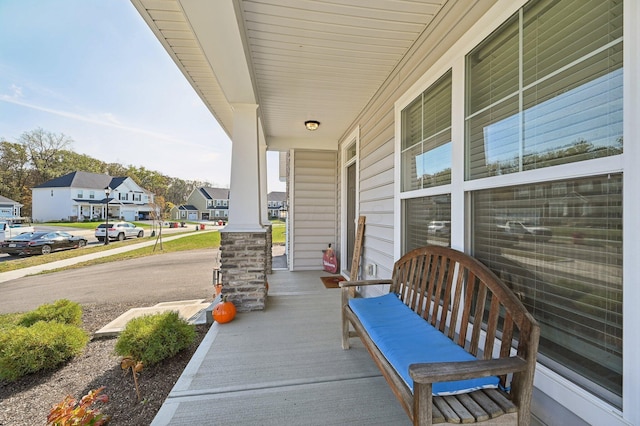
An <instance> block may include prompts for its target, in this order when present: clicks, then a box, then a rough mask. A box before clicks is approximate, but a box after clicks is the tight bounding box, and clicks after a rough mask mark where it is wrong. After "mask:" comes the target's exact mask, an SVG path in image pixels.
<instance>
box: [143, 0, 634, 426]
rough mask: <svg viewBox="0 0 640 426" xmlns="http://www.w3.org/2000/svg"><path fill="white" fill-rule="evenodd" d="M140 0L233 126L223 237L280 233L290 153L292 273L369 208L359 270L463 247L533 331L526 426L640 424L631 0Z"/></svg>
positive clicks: (199, 88) (343, 247)
mask: <svg viewBox="0 0 640 426" xmlns="http://www.w3.org/2000/svg"><path fill="white" fill-rule="evenodd" d="M132 3H133V4H134V6H135V7H136V8H137V9H138V11H139V12H140V14H141V16H142V17H143V19H144V20H145V21H146V22H147V24H148V25H149V27H150V28H151V30H152V31H153V32H154V34H155V35H156V37H157V38H158V39H159V40H160V42H161V43H162V45H163V46H164V48H165V49H166V50H167V52H168V54H169V55H170V56H171V57H172V59H173V60H174V61H175V63H176V65H177V66H178V67H179V69H180V70H181V71H182V72H183V74H184V75H185V78H186V79H187V80H188V81H189V82H190V83H191V85H192V86H193V87H194V90H196V92H197V93H198V94H199V96H200V97H201V98H202V100H203V102H205V104H206V105H207V107H208V108H209V109H210V111H212V113H213V115H214V117H215V119H216V120H217V121H218V122H219V123H220V125H221V126H222V128H223V129H224V130H225V131H226V132H227V134H228V135H229V136H230V138H231V140H232V144H233V146H232V159H231V188H230V189H231V200H230V213H229V218H230V222H229V225H228V226H227V228H226V229H225V231H224V232H226V233H228V234H233V233H247V234H249V233H252V234H251V235H256V234H257V233H259V232H268V231H265V229H264V224H266V222H267V221H266V218H267V216H268V215H267V197H266V184H265V181H266V172H265V164H266V151H267V150H273V151H280V152H287V153H288V156H287V157H286V158H288V160H287V164H286V168H287V170H288V173H287V174H288V176H289V181H288V185H289V188H288V189H289V198H288V202H289V205H288V218H289V220H288V226H289V229H288V232H287V236H288V238H289V242H288V247H289V252H288V255H289V265H290V268H291V269H292V270H305V269H321V262H320V257H319V256H318V253H319V252H320V251H321V250H322V248H324V247H326V243H327V242H335V243H336V244H335V246H334V247H336V248H338V249H339V251H340V254H341V255H342V258H343V259H342V261H341V264H342V265H347V266H348V265H350V264H351V261H350V259H348V256H349V252H348V250H347V248H348V247H352V246H353V241H354V238H355V227H354V221H355V219H356V218H357V217H358V216H360V215H363V216H366V231H365V237H364V246H363V250H362V255H363V259H362V264H363V265H376V266H377V267H375V268H363V269H364V270H365V271H376V272H375V276H369V275H366V274H365V276H364V278H375V277H381V278H386V277H389V276H390V274H391V268H392V265H393V263H394V261H395V260H396V259H397V258H399V257H400V255H402V254H403V253H405V252H406V251H407V250H409V249H411V248H412V247H415V246H418V245H424V244H445V245H450V246H452V247H454V248H456V249H459V250H462V251H465V252H467V253H470V254H472V255H474V256H476V257H477V258H479V259H480V260H481V261H483V262H485V263H486V264H487V265H488V266H489V267H490V268H492V269H493V270H494V271H495V272H496V273H498V274H500V275H501V276H502V278H503V279H504V280H505V281H506V282H507V283H508V284H509V285H510V286H511V287H512V288H513V289H514V291H515V292H516V293H517V294H518V295H519V296H520V297H521V298H522V300H523V301H524V303H525V305H526V306H527V307H528V308H529V309H530V310H531V312H532V313H533V314H534V315H535V317H536V318H537V319H538V321H539V322H540V324H541V326H542V336H541V341H540V351H539V363H538V367H537V370H536V377H535V392H534V406H533V415H534V417H535V419H536V421H537V422H539V423H542V424H569V423H571V424H583V423H590V424H598V425H639V424H640V404H638V395H640V363H638V362H637V359H638V355H637V354H638V353H639V352H640V334H639V333H635V329H636V328H637V324H639V323H640V310H639V309H637V307H636V304H637V301H638V300H640V285H638V277H639V276H640V262H638V261H637V254H638V253H640V214H638V212H639V211H640V187H639V186H638V183H637V182H640V167H638V166H637V164H638V163H640V120H638V117H640V79H638V76H640V26H639V25H638V22H640V2H638V1H637V0H530V1H527V0H482V1H480V0H476V1H472V0H429V1H427V0H425V1H411V2H404V1H397V0H375V1H343V2H328V1H296V2H291V1H285V0H264V1H260V2H257V1H252V0H216V1H210V2H204V1H196V0H166V1H157V0H132ZM159 90H161V88H159ZM212 119H214V118H212ZM212 167H215V165H213V164H212ZM432 221H446V222H448V223H450V232H447V233H444V234H443V233H439V234H436V233H430V232H429V223H430V222H432ZM507 222H512V223H521V224H522V227H523V228H521V229H522V232H520V233H519V234H518V235H516V234H514V233H508V232H505V229H506V226H507ZM534 229H536V231H535V232H541V233H542V235H546V237H545V238H536V234H535V233H534V231H533V230H534ZM549 236H550V238H548V237H549ZM222 243H223V244H225V239H224V237H223V240H222ZM223 269H224V264H223ZM343 272H344V274H345V275H347V276H349V275H354V273H356V274H357V271H348V270H345V271H343ZM223 275H224V274H223ZM252 281H253V280H252Z"/></svg>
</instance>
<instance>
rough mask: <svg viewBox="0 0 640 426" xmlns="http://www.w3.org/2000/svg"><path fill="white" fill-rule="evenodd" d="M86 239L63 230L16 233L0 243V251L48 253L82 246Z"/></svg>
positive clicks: (10, 252) (25, 254)
mask: <svg viewBox="0 0 640 426" xmlns="http://www.w3.org/2000/svg"><path fill="white" fill-rule="evenodd" d="M86 245H87V239H86V238H84V237H77V236H74V235H71V234H69V233H68V232H64V231H51V232H49V231H38V232H27V233H25V234H20V235H16V236H15V237H13V238H10V239H8V240H5V241H3V242H1V243H0V252H2V253H8V254H9V255H11V256H28V255H32V254H49V253H51V252H54V251H58V250H67V249H74V248H82V247H84V246H86Z"/></svg>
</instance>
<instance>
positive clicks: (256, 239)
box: [220, 232, 267, 312]
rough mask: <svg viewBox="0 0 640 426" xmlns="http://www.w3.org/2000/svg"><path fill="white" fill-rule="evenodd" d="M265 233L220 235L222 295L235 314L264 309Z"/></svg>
mask: <svg viewBox="0 0 640 426" xmlns="http://www.w3.org/2000/svg"><path fill="white" fill-rule="evenodd" d="M266 244H267V234H266V232H221V233H220V266H221V271H222V295H223V296H226V297H227V300H229V301H230V302H233V304H234V305H235V306H236V309H237V310H238V312H249V311H262V310H264V309H265V307H266V301H267V291H266V282H267V281H266V273H265V272H266V261H267V259H266V250H265V246H266Z"/></svg>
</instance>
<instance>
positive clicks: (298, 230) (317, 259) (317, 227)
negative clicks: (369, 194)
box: [289, 150, 338, 271]
mask: <svg viewBox="0 0 640 426" xmlns="http://www.w3.org/2000/svg"><path fill="white" fill-rule="evenodd" d="M291 158H292V173H293V179H292V184H291V186H290V188H289V190H290V191H292V197H291V202H292V203H293V205H292V206H290V208H289V220H290V221H291V222H292V223H290V228H289V229H290V230H292V232H293V235H292V237H291V238H290V239H289V240H290V244H291V245H290V257H291V258H290V268H291V270H292V271H303V270H320V269H322V250H324V249H326V248H327V246H328V244H331V246H332V247H334V248H335V247H336V246H337V237H336V235H337V225H336V223H337V216H338V215H337V211H336V209H337V198H336V192H337V182H338V178H337V176H336V169H337V154H336V152H335V151H301V150H295V151H292V156H291Z"/></svg>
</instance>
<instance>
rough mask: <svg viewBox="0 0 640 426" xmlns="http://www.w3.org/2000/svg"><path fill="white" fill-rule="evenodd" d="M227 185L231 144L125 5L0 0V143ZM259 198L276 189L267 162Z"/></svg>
mask: <svg viewBox="0 0 640 426" xmlns="http://www.w3.org/2000/svg"><path fill="white" fill-rule="evenodd" d="M36 128H42V129H44V130H45V131H49V132H52V133H55V134H64V135H66V136H67V137H69V138H70V139H71V140H72V141H73V142H72V144H71V147H70V148H71V149H72V150H73V151H75V152H77V153H79V154H86V155H88V156H90V157H93V158H97V159H100V160H102V161H105V162H107V163H120V164H123V165H124V166H128V165H133V166H136V167H144V168H146V169H148V170H154V171H158V172H160V173H162V174H164V175H167V176H170V177H174V178H180V179H183V180H199V181H207V182H210V183H212V184H214V185H217V186H223V187H228V185H229V176H230V164H231V141H230V140H229V137H228V136H227V135H226V133H225V132H224V131H223V130H222V129H221V127H220V126H219V125H218V123H217V121H216V120H215V118H214V117H213V115H212V114H211V113H210V112H209V110H208V109H207V108H206V106H205V105H204V103H203V102H202V101H201V100H200V98H199V97H198V95H197V94H196V93H195V91H194V90H193V88H192V87H191V86H190V85H189V83H188V82H187V80H186V78H185V77H184V76H183V75H182V73H181V72H180V70H179V69H178V67H177V66H176V65H175V63H174V62H173V60H172V59H171V58H170V57H169V55H168V53H167V52H166V51H165V50H164V48H163V47H162V45H161V44H160V42H159V41H158V40H157V39H156V37H155V36H154V35H153V33H152V32H151V30H150V29H149V27H148V26H147V24H146V23H145V22H144V20H143V19H142V17H141V16H140V15H139V13H138V12H137V10H136V9H135V8H134V7H133V5H132V4H131V2H130V1H129V0H0V139H4V140H7V141H9V142H17V140H18V138H19V137H20V135H21V134H23V133H24V132H29V131H31V130H34V129H36ZM267 173H268V191H284V190H285V184H284V183H282V182H280V181H279V179H278V155H277V153H268V155H267Z"/></svg>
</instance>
